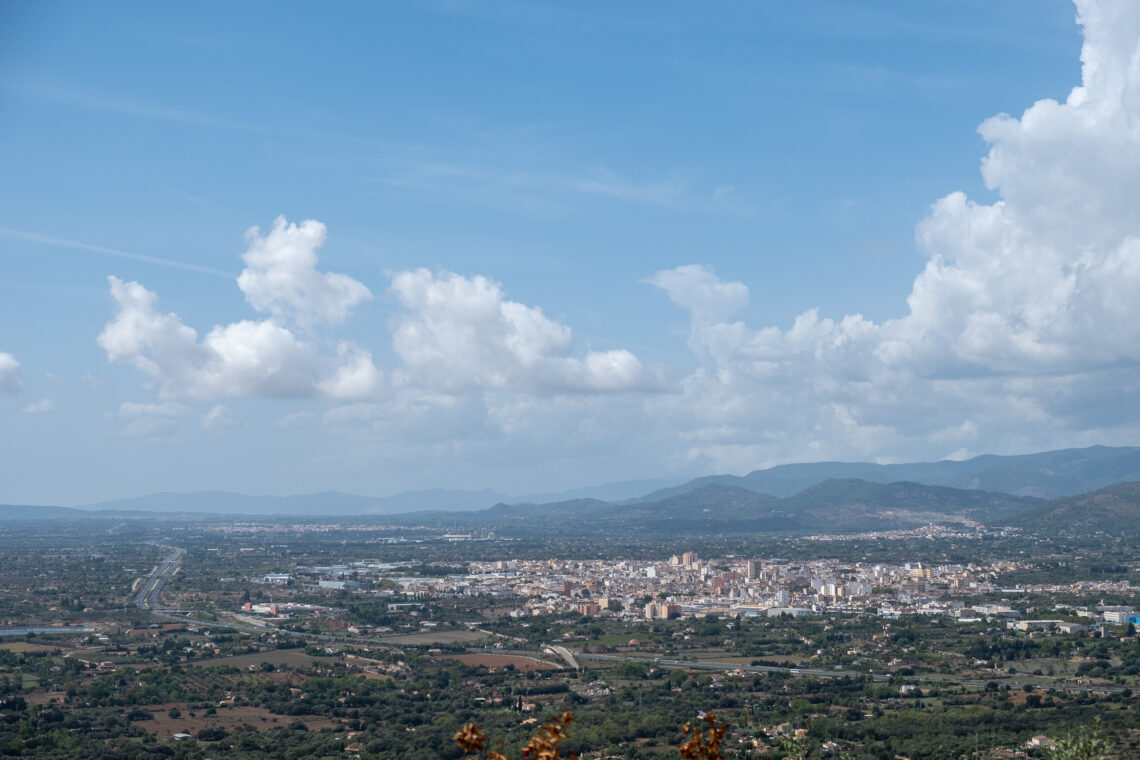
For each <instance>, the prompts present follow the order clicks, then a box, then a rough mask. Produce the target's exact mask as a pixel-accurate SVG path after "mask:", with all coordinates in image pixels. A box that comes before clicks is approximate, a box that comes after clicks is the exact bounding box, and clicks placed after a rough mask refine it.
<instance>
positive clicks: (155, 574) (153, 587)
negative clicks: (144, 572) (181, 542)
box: [135, 546, 186, 611]
mask: <svg viewBox="0 0 1140 760" xmlns="http://www.w3.org/2000/svg"><path fill="white" fill-rule="evenodd" d="M164 548H166V549H169V550H170V554H169V555H167V557H166V558H165V559H163V560H162V561H161V562H159V563H158V565H156V566H155V568H154V570H151V571H150V575H148V576H147V578H146V580H145V581H143V584H142V587H141V588H140V589H139V591H138V593H137V594H136V595H135V606H137V607H140V608H142V609H144V610H155V611H164V610H166V606H165V605H163V603H162V589H163V588H165V586H166V582H167V581H169V580H170V578H171V576H173V575H174V573H175V572H177V570H178V568H179V566H181V564H182V558H183V557H184V556H185V555H186V552H185V550H183V549H179V548H178V547H176V546H167V547H164Z"/></svg>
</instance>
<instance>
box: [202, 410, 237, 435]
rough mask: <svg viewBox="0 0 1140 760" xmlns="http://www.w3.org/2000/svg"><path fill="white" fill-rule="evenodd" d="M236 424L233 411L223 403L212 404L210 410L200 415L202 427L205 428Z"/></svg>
mask: <svg viewBox="0 0 1140 760" xmlns="http://www.w3.org/2000/svg"><path fill="white" fill-rule="evenodd" d="M236 424H237V419H236V418H235V417H234V413H233V411H231V410H230V408H229V407H228V406H226V405H225V404H214V406H212V407H211V408H210V411H208V412H206V413H205V414H203V415H202V427H204V428H207V429H209V428H225V427H232V426H234V425H236Z"/></svg>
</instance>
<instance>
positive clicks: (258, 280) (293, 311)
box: [237, 216, 372, 330]
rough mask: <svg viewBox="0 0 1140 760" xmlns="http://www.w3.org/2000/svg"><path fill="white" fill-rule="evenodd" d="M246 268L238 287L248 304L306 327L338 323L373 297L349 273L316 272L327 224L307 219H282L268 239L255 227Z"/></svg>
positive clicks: (277, 220) (246, 256)
mask: <svg viewBox="0 0 1140 760" xmlns="http://www.w3.org/2000/svg"><path fill="white" fill-rule="evenodd" d="M246 237H247V239H248V241H249V249H248V250H247V251H246V252H245V254H244V255H243V256H242V259H243V261H245V269H244V270H242V273H241V274H240V275H239V276H238V281H237V282H238V287H239V288H241V291H242V292H243V293H245V297H246V300H248V301H249V304H250V306H252V307H253V308H255V309H257V310H258V311H260V312H266V313H269V314H271V315H273V317H275V318H276V319H277V320H279V321H282V322H287V323H288V322H291V323H294V324H297V325H299V326H300V327H302V328H303V329H306V330H308V329H311V328H313V327H314V326H316V325H319V324H334V325H335V324H339V323H341V322H343V321H344V320H345V319H347V318H348V315H349V314H350V313H351V312H352V309H353V308H354V307H355V306H357V305H358V304H360V303H361V302H362V301H365V300H367V299H369V298H371V297H372V293H371V291H369V290H368V288H366V287H365V286H364V285H363V284H362V283H360V282H358V281H356V280H354V279H352V278H351V277H349V276H348V275H343V274H336V273H334V272H319V271H317V249H318V248H320V247H321V246H322V245H324V243H325V238H326V230H325V226H324V225H323V224H321V223H320V222H318V221H314V220H312V219H308V220H306V221H304V222H302V223H301V224H299V225H297V224H290V223H289V222H288V221H286V219H285V217H283V216H279V217H277V219H276V220H274V222H273V228H272V229H271V230H270V231H269V233H268V234H266V235H265V236H262V235H261V231H260V230H259V229H258V228H257V227H252V228H251V229H250V230H249V232H248V233H246Z"/></svg>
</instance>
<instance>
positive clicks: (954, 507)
mask: <svg viewBox="0 0 1140 760" xmlns="http://www.w3.org/2000/svg"><path fill="white" fill-rule="evenodd" d="M1037 503H1038V500H1037V499H1033V498H1030V497H1020V496H1012V495H1010V494H995V493H989V492H984V491H966V490H962V489H953V488H946V487H944V486H927V485H923V484H921V483H888V484H883V483H871V482H868V481H864V480H853V479H848V480H829V481H826V482H824V483H821V484H818V485H816V486H813V487H812V488H809V489H806V490H804V491H802V492H801V493H798V494H795V495H793V496H789V497H786V498H778V497H775V496H771V495H768V494H760V493H756V492H755V491H750V490H748V489H746V488H740V487H738V486H727V485H721V484H719V483H705V484H704V485H702V486H700V487H698V488H696V489H693V490H691V491H687V492H684V493H679V494H674V495H671V496H668V497H667V498H664V499H660V500H657V501H652V502H646V501H638V502H622V503H607V502H602V501H598V500H593V499H580V500H574V501H565V502H556V503H552V504H513V505H508V504H498V505H495V506H494V507H491V508H490V509H487V510H484V511H482V512H472V513H467V514H464V515H458V516H457V515H436V516H434V519H436V520H439V521H440V522H439V524H441V525H442V524H453V525H456V526H462V527H463V528H465V529H472V530H474V529H488V530H494V531H499V532H506V533H511V532H524V533H530V532H535V531H542V532H548V533H558V532H570V533H597V532H609V533H613V534H615V535H617V534H621V533H629V532H638V533H651V534H677V533H683V532H691V533H709V532H713V533H743V532H762V533H791V534H804V533H849V532H861V531H868V530H893V529H899V528H913V527H919V526H922V525H927V524H930V523H939V522H941V523H971V522H977V523H992V522H995V521H998V520H1003V519H1007V518H1009V517H1010V516H1012V515H1015V514H1017V513H1019V512H1021V511H1023V510H1025V509H1026V508H1028V507H1031V506H1033V505H1036V504H1037ZM424 518H425V516H424V515H415V514H411V515H403V516H400V517H398V518H394V519H401V520H407V521H408V522H409V523H410V522H415V521H417V520H419V521H422V520H424Z"/></svg>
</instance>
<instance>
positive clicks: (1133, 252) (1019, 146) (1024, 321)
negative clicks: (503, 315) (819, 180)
mask: <svg viewBox="0 0 1140 760" xmlns="http://www.w3.org/2000/svg"><path fill="white" fill-rule="evenodd" d="M1077 6H1078V10H1079V17H1078V18H1079V21H1080V23H1081V24H1082V25H1083V26H1084V31H1085V43H1084V47H1083V50H1082V54H1081V58H1082V62H1083V64H1084V67H1083V75H1082V83H1081V86H1079V87H1076V88H1075V89H1074V90H1073V91H1072V92H1071V93H1070V95H1069V97H1068V98H1067V100H1066V101H1065V102H1063V103H1058V102H1056V101H1053V100H1042V101H1039V102H1037V103H1035V104H1034V105H1033V106H1031V107H1030V108H1029V109H1028V110H1026V111H1025V112H1024V113H1023V114H1022V116H1021V117H1020V118H1015V117H1012V116H1009V115H1004V114H1003V115H999V116H996V117H994V118H992V119H989V120H987V121H986V122H985V123H983V124H982V126H981V127H980V129H979V131H980V133H981V135H982V136H983V137H984V138H985V139H986V140H987V141H988V142H989V144H990V150H989V153H988V155H987V156H986V159H985V161H984V163H983V176H984V179H985V181H986V183H987V185H988V186H989V187H990V189H992V190H994V191H996V192H997V193H998V195H999V200H998V201H996V202H994V203H991V204H984V203H978V202H975V201H971V200H970V199H968V198H967V197H966V196H965V195H964V194H963V193H951V194H950V195H948V196H946V197H945V198H942V199H941V200H939V201H937V202H936V203H935V204H934V205H933V207H932V209H931V212H930V215H929V216H928V217H927V218H926V219H924V220H923V221H921V222H920V223H919V225H918V227H917V232H916V238H917V242H918V245H919V248H920V249H921V250H922V251H923V253H925V254H926V256H927V257H928V260H927V264H926V266H925V268H924V269H923V271H922V272H921V273H920V274H919V275H918V276H917V277H916V279H915V281H914V285H913V287H912V289H911V293H910V295H909V297H908V298H907V301H906V304H907V311H906V313H905V315H904V316H902V317H900V318H898V319H894V320H888V321H885V322H882V323H875V322H872V321H870V320H867V319H865V318H864V317H862V316H861V315H859V314H852V315H847V316H844V317H842V318H839V319H832V318H827V317H824V316H821V314H820V312H819V310H817V309H812V310H809V311H807V312H805V313H803V314H801V315H799V316H798V317H797V318H796V319H795V320H794V322H793V323H792V325H791V326H790V327H788V328H779V327H766V328H761V329H755V328H752V327H749V326H747V325H746V324H744V323H743V322H740V321H733V320H732V314H734V313H735V312H736V311H737V310H738V309H739V308H740V307H741V306H743V305H744V304H745V303H747V295H748V294H747V289H746V287H745V286H744V285H743V284H741V283H730V282H723V281H721V280H719V279H717V278H715V276H713V275H712V273H711V272H709V271H708V270H706V269H704V268H702V267H699V266H687V267H680V268H677V269H673V270H667V271H664V272H659V273H658V274H657V275H655V276H654V277H652V278H651V279H650V282H652V283H653V284H655V285H657V286H658V287H660V288H661V289H663V290H664V291H665V292H666V293H667V294H668V295H669V297H670V298H671V299H672V300H673V301H674V302H675V303H677V304H678V305H680V306H682V307H684V308H686V309H688V310H689V311H690V313H691V316H692V337H691V344H692V345H693V347H694V350H695V352H696V353H697V354H698V356H700V357H701V358H702V360H703V364H704V366H702V368H701V369H700V370H698V371H697V372H696V373H694V374H693V375H691V376H690V377H689V378H688V379H687V380H686V381H685V383H684V389H683V393H682V394H681V395H680V396H679V397H666V398H661V399H658V400H656V401H654V402H652V403H653V405H654V407H655V409H656V410H657V411H658V412H660V413H665V414H668V415H670V417H671V418H672V419H674V420H675V421H676V422H677V424H679V425H681V429H684V430H687V431H689V432H688V433H687V434H686V435H687V436H688V439H689V440H690V442H691V446H690V448H689V449H688V450H687V452H686V455H687V456H691V457H693V458H701V457H704V458H707V459H708V460H710V461H713V462H715V463H716V466H725V467H735V468H737V469H741V468H745V469H746V468H748V467H755V466H758V465H760V464H764V463H771V462H774V461H780V460H782V459H786V458H805V457H810V458H825V457H829V456H870V457H874V456H878V455H880V454H883V455H887V456H902V457H906V458H914V457H915V456H939V455H950V454H955V455H960V452H961V448H962V446H963V444H964V443H965V442H969V443H970V448H975V447H978V445H979V444H978V442H979V441H982V442H984V444H985V445H987V446H988V447H990V448H1006V449H1018V448H1022V449H1041V448H1046V447H1048V446H1049V445H1052V444H1054V443H1070V442H1072V441H1074V440H1079V436H1081V435H1093V436H1097V435H1099V436H1101V439H1102V440H1111V439H1113V438H1117V439H1120V438H1123V439H1125V440H1127V439H1129V437H1130V436H1131V435H1132V434H1134V433H1140V420H1137V419H1135V418H1133V417H1132V416H1131V415H1128V414H1121V413H1118V414H1116V415H1113V414H1112V413H1111V412H1109V411H1108V410H1109V409H1117V410H1127V409H1132V408H1136V406H1135V404H1136V401H1137V395H1138V392H1137V391H1136V390H1135V389H1136V388H1137V387H1138V385H1140V297H1137V293H1140V213H1137V210H1136V200H1135V199H1136V198H1138V197H1140V65H1138V64H1137V61H1140V5H1138V4H1136V3H1133V2H1124V1H1122V0H1078V2H1077ZM1114 430H1115V431H1117V432H1116V434H1115V435H1114V434H1113V431H1114ZM1094 440H1095V438H1094ZM943 449H945V450H944V451H943ZM939 452H942V453H941V454H940V453H939Z"/></svg>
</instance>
